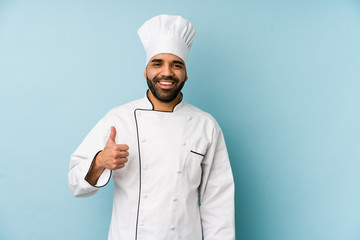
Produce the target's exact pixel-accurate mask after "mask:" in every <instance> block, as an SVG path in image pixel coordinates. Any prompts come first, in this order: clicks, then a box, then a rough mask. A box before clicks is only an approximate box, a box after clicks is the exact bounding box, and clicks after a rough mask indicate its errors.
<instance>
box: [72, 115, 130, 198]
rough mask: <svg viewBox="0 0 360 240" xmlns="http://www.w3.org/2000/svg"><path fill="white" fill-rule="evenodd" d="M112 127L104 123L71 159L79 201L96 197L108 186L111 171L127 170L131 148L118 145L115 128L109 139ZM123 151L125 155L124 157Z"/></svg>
mask: <svg viewBox="0 0 360 240" xmlns="http://www.w3.org/2000/svg"><path fill="white" fill-rule="evenodd" d="M109 125H110V124H109V123H108V122H107V121H105V120H104V119H101V120H100V121H99V122H98V123H97V124H96V125H95V127H94V128H93V129H92V130H91V131H90V132H89V134H88V135H87V136H86V138H85V139H84V140H83V142H82V143H81V144H80V146H79V147H78V148H77V149H76V151H75V152H74V153H73V154H72V155H71V158H70V169H69V173H68V180H69V188H70V190H71V192H72V194H73V195H74V196H76V197H88V196H91V195H93V194H95V193H96V192H97V191H98V190H99V188H101V187H103V186H105V185H106V184H107V183H108V181H109V180H110V177H111V170H114V169H118V168H121V167H123V166H124V163H125V162H126V161H127V158H126V157H127V155H128V153H127V148H128V147H127V145H122V144H116V143H115V135H116V131H115V128H114V127H112V128H111V133H110V137H109ZM101 149H103V150H102V151H101V152H100V153H99V150H101ZM119 149H120V150H121V151H123V152H121V154H120V150H119ZM124 149H126V150H124ZM114 152H115V153H114ZM111 154H113V155H111ZM94 156H95V157H94ZM124 158H125V159H124ZM120 163H121V164H120Z"/></svg>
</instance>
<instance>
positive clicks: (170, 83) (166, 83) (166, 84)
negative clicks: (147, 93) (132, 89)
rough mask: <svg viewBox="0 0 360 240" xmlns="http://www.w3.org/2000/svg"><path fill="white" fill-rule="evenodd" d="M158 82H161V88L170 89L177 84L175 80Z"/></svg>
mask: <svg viewBox="0 0 360 240" xmlns="http://www.w3.org/2000/svg"><path fill="white" fill-rule="evenodd" d="M158 84H159V86H160V87H161V88H165V89H169V88H171V87H172V86H173V85H174V84H175V82H173V81H159V82H158Z"/></svg>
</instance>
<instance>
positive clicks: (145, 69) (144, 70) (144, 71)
mask: <svg viewBox="0 0 360 240" xmlns="http://www.w3.org/2000/svg"><path fill="white" fill-rule="evenodd" d="M144 78H145V79H146V68H145V70H144Z"/></svg>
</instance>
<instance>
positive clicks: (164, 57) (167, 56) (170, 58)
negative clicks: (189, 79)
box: [149, 53, 184, 64]
mask: <svg viewBox="0 0 360 240" xmlns="http://www.w3.org/2000/svg"><path fill="white" fill-rule="evenodd" d="M154 59H156V60H161V61H164V62H174V61H177V62H182V63H183V64H184V61H183V60H182V59H181V58H179V57H178V56H176V55H174V54H171V53H159V54H156V55H155V56H153V57H152V58H151V59H150V61H149V62H151V61H153V60H154Z"/></svg>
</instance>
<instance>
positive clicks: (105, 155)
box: [95, 126, 129, 170]
mask: <svg viewBox="0 0 360 240" xmlns="http://www.w3.org/2000/svg"><path fill="white" fill-rule="evenodd" d="M115 136H116V129H115V127H113V126H112V127H111V133H110V137H109V139H108V141H107V143H106V145H105V147H104V149H103V150H102V152H100V153H99V154H98V155H97V156H96V159H95V162H96V165H97V166H98V167H102V168H107V169H110V170H116V169H120V168H123V167H125V163H126V162H127V161H128V158H127V157H128V156H129V152H128V150H129V146H128V145H126V144H116V142H115Z"/></svg>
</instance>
